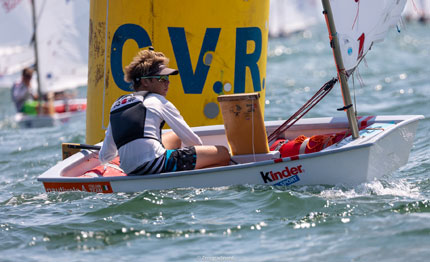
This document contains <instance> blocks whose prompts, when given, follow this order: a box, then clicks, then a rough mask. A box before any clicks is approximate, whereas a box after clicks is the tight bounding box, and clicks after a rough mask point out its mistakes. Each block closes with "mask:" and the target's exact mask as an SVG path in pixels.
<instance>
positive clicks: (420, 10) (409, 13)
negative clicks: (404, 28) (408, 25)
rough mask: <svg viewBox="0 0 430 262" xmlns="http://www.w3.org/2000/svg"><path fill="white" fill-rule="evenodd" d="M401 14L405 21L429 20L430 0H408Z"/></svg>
mask: <svg viewBox="0 0 430 262" xmlns="http://www.w3.org/2000/svg"><path fill="white" fill-rule="evenodd" d="M402 16H403V17H404V18H405V19H406V21H415V20H418V21H420V22H423V23H425V22H428V21H430V0H409V1H408V2H407V3H406V7H405V10H404V11H403V14H402Z"/></svg>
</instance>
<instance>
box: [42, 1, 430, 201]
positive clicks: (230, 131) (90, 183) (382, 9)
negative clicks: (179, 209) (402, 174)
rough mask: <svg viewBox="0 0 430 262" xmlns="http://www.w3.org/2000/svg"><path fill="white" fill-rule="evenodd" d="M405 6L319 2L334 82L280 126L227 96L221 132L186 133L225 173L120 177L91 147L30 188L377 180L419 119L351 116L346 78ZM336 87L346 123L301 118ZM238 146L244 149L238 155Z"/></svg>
mask: <svg viewBox="0 0 430 262" xmlns="http://www.w3.org/2000/svg"><path fill="white" fill-rule="evenodd" d="M405 3H406V0H387V1H374V0H356V1H339V0H322V5H323V8H324V12H323V13H324V15H325V18H326V22H327V27H328V31H329V38H330V45H331V47H332V48H333V54H334V58H335V61H336V68H337V74H338V77H337V79H334V80H332V81H330V82H328V83H327V84H326V85H324V86H323V88H322V89H320V91H321V90H323V91H322V92H321V93H317V94H316V95H315V96H314V97H313V98H312V99H311V100H310V101H309V102H308V103H306V104H305V105H304V106H303V107H302V108H301V109H299V111H297V113H296V114H294V115H293V116H292V117H291V118H290V119H288V120H287V121H286V122H283V121H270V122H264V121H263V117H262V114H261V111H260V110H259V108H258V105H259V104H260V103H257V102H255V101H254V102H251V103H250V102H249V101H245V103H246V105H245V106H242V105H240V106H237V105H234V106H233V107H230V109H229V106H231V105H230V104H229V103H227V104H225V103H224V102H225V101H226V100H230V98H231V96H234V95H237V94H234V95H230V96H227V99H226V100H224V98H223V99H221V98H219V99H218V101H219V105H220V107H221V111H222V115H223V119H224V125H212V126H201V127H195V128H193V130H194V131H195V132H196V134H197V135H199V136H200V137H201V139H202V141H203V143H204V144H212V145H215V144H218V145H225V146H228V147H229V148H230V152H231V154H232V163H231V164H230V165H228V166H223V167H215V168H206V169H200V170H192V171H181V172H172V173H162V174H152V175H145V176H127V175H126V174H124V173H123V172H122V170H121V169H120V168H119V166H118V164H119V162H118V159H116V160H115V161H112V162H111V163H108V164H106V165H101V163H100V161H99V159H98V151H97V148H99V147H94V146H90V147H89V148H92V149H83V150H82V151H80V152H78V153H76V154H73V155H71V156H70V157H68V158H66V159H64V160H63V161H60V162H59V163H58V164H56V165H55V166H54V167H52V168H50V169H49V170H47V171H46V172H45V173H43V174H42V175H41V176H40V177H39V178H38V181H40V182H42V183H43V185H44V187H45V189H46V191H48V192H50V191H71V190H80V191H88V192H97V193H113V192H139V191H143V190H151V189H169V188H184V187H185V188H188V187H195V188H201V187H219V186H228V185H243V184H251V185H269V186H289V185H338V184H342V185H347V186H354V185H358V184H360V183H364V182H367V181H371V180H373V179H379V178H381V177H382V176H384V175H386V174H389V173H391V172H393V171H394V170H396V169H398V168H399V167H401V166H402V165H404V164H405V163H406V162H407V161H408V157H409V152H410V150H411V147H412V144H413V140H414V136H415V131H416V129H417V126H418V121H419V120H420V119H423V116H421V115H417V116H361V117H357V116H356V113H355V111H354V106H353V104H352V101H351V97H350V94H349V88H348V78H349V77H350V76H351V74H352V73H353V72H354V70H355V69H356V68H357V66H358V64H359V63H360V62H361V61H362V59H363V57H364V56H365V55H366V53H367V51H368V50H369V49H370V47H371V46H372V45H373V43H374V42H375V41H379V40H382V39H383V38H384V37H385V34H386V32H387V30H388V29H389V28H390V27H392V26H393V25H395V24H396V23H397V21H398V20H399V19H400V14H401V12H402V10H403V8H404V6H405ZM332 6H333V8H332ZM336 28H338V30H337V29H336ZM344 62H345V63H344ZM344 64H345V65H344ZM337 81H339V82H340V85H341V88H342V95H343V100H344V101H343V102H344V107H343V108H341V109H340V110H342V111H345V112H346V115H347V116H346V117H342V118H333V117H328V118H309V119H306V118H301V117H302V116H303V115H304V114H305V113H306V112H308V111H309V110H310V109H311V108H312V106H313V105H315V103H317V102H319V101H320V100H321V99H322V98H323V97H324V96H325V94H326V93H327V92H328V91H329V90H330V89H331V87H333V85H334V84H335V83H336V82H337ZM320 91H319V92H320ZM242 95H243V96H245V97H246V96H249V97H252V95H246V94H242ZM257 97H258V96H257ZM233 98H234V97H233ZM233 100H234V99H233ZM239 109H240V110H243V111H241V112H239V111H240V110H239ZM245 109H246V110H249V111H245ZM254 112H255V114H254ZM258 112H259V113H258ZM229 113H230V116H229ZM237 116H240V117H242V118H241V121H238V120H237V119H235V117H237ZM242 120H244V121H245V122H246V124H244V123H242ZM231 125H232V126H231ZM244 130H245V131H244ZM236 131H238V132H236ZM238 145H240V146H238ZM98 146H100V144H99V145H98ZM247 146H248V148H246V147H247ZM77 147H78V148H83V147H82V146H77ZM243 147H245V148H246V149H245V150H242V149H243ZM94 149H95V150H94Z"/></svg>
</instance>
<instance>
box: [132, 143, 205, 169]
mask: <svg viewBox="0 0 430 262" xmlns="http://www.w3.org/2000/svg"><path fill="white" fill-rule="evenodd" d="M196 160H197V158H196V148H195V147H193V146H190V147H185V148H180V149H173V150H166V152H165V153H164V154H163V155H161V156H160V157H158V158H156V159H154V160H151V161H148V162H145V163H143V164H142V165H140V166H139V167H138V168H136V169H135V170H133V171H132V172H130V173H129V174H128V175H129V176H142V175H146V174H159V173H166V172H174V171H182V170H193V169H194V168H195V167H196Z"/></svg>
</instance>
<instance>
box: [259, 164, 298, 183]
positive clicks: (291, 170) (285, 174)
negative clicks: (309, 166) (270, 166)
mask: <svg viewBox="0 0 430 262" xmlns="http://www.w3.org/2000/svg"><path fill="white" fill-rule="evenodd" d="M303 172H304V171H303V167H302V165H298V166H294V167H288V166H286V167H285V168H284V169H283V170H281V171H268V172H263V171H261V172H260V175H261V178H262V179H263V181H264V183H265V184H267V183H269V184H271V183H273V182H276V183H274V184H273V185H276V186H287V185H291V184H293V183H296V182H298V181H300V177H299V174H302V173H303ZM277 181H279V182H277Z"/></svg>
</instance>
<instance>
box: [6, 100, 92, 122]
mask: <svg viewBox="0 0 430 262" xmlns="http://www.w3.org/2000/svg"><path fill="white" fill-rule="evenodd" d="M86 108H87V99H85V98H74V99H67V100H66V99H63V100H56V101H54V110H55V112H54V113H53V114H52V115H49V114H40V115H28V114H23V113H16V114H15V117H14V119H15V122H16V123H18V125H19V126H20V127H22V128H39V127H50V126H55V125H58V124H61V123H66V122H69V121H77V120H82V119H85V111H86Z"/></svg>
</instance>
